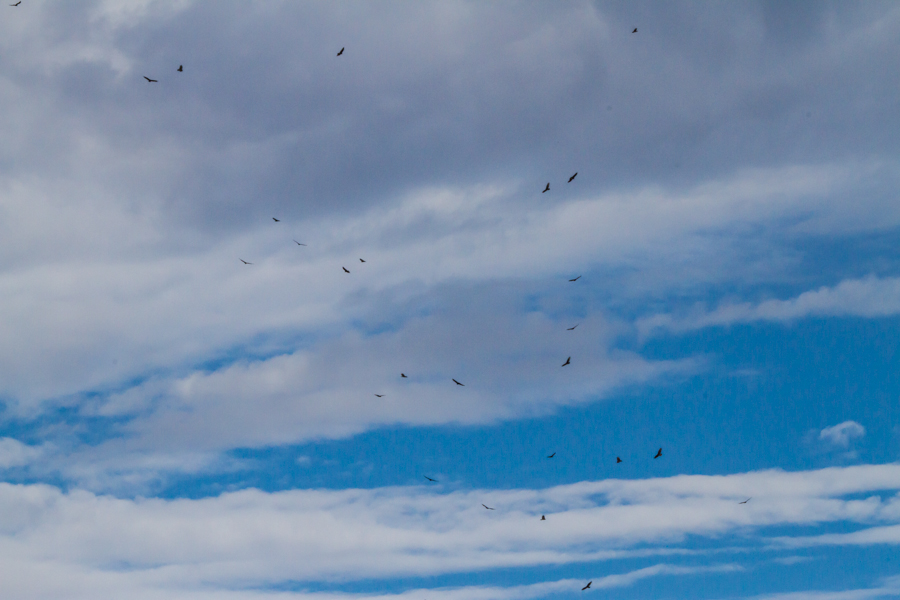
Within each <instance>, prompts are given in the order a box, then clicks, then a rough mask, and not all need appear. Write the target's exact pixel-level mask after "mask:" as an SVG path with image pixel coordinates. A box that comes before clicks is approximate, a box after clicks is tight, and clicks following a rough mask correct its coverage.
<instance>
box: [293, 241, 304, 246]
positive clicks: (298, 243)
mask: <svg viewBox="0 0 900 600" xmlns="http://www.w3.org/2000/svg"><path fill="white" fill-rule="evenodd" d="M294 243H295V244H297V245H298V246H305V245H306V244H301V243H300V242H298V241H297V240H294Z"/></svg>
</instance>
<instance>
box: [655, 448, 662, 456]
mask: <svg viewBox="0 0 900 600" xmlns="http://www.w3.org/2000/svg"><path fill="white" fill-rule="evenodd" d="M660 456H662V448H660V449H659V451H658V452H657V453H656V456H654V457H653V458H659V457H660Z"/></svg>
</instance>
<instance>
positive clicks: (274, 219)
mask: <svg viewBox="0 0 900 600" xmlns="http://www.w3.org/2000/svg"><path fill="white" fill-rule="evenodd" d="M272 220H273V221H275V222H276V223H280V222H281V219H276V218H275V217H272Z"/></svg>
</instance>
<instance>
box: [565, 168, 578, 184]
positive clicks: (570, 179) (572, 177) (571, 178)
mask: <svg viewBox="0 0 900 600" xmlns="http://www.w3.org/2000/svg"><path fill="white" fill-rule="evenodd" d="M577 175H578V171H575V175H572V176H571V177H569V181H567V182H566V183H572V180H573V179H575V177H576V176H577Z"/></svg>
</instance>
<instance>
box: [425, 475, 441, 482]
mask: <svg viewBox="0 0 900 600" xmlns="http://www.w3.org/2000/svg"><path fill="white" fill-rule="evenodd" d="M422 477H424V478H425V479H427V480H428V481H433V482H435V483H437V482H438V480H437V479H432V478H431V477H429V476H428V475H422Z"/></svg>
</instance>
